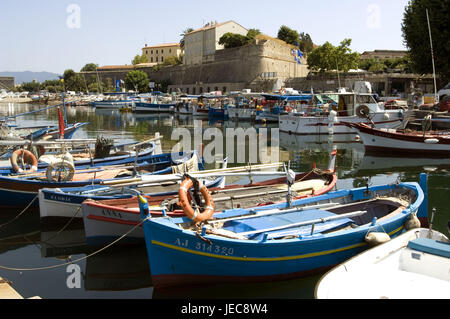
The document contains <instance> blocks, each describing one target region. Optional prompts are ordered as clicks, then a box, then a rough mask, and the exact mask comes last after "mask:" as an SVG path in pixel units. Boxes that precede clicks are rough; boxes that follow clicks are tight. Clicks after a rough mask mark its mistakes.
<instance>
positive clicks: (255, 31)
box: [247, 29, 261, 43]
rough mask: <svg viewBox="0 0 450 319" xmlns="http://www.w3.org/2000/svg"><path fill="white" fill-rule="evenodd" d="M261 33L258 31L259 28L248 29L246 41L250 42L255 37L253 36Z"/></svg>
mask: <svg viewBox="0 0 450 319" xmlns="http://www.w3.org/2000/svg"><path fill="white" fill-rule="evenodd" d="M258 34H261V31H259V29H250V30H248V32H247V42H248V43H251V42H252V41H253V39H255V37H256V36H257V35H258Z"/></svg>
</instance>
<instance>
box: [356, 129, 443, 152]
mask: <svg viewBox="0 0 450 319" xmlns="http://www.w3.org/2000/svg"><path fill="white" fill-rule="evenodd" d="M347 125H348V126H349V127H351V128H352V129H354V130H355V132H357V134H358V135H359V137H360V138H361V141H362V142H363V143H364V147H365V149H366V152H367V153H380V152H381V153H384V154H386V153H390V154H405V155H414V156H419V155H420V156H448V155H450V132H448V131H443V132H438V131H435V132H431V131H430V132H420V131H411V132H405V131H404V130H394V129H376V128H372V127H370V126H369V125H367V124H364V123H347Z"/></svg>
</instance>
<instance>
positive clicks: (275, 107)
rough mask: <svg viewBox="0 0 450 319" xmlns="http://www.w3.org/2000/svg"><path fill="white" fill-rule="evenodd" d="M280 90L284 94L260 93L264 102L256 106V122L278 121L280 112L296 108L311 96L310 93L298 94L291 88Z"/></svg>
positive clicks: (284, 112)
mask: <svg viewBox="0 0 450 319" xmlns="http://www.w3.org/2000/svg"><path fill="white" fill-rule="evenodd" d="M282 92H284V94H262V96H263V97H264V99H265V103H264V105H262V106H259V107H257V110H256V118H255V120H256V122H265V123H270V122H272V123H275V122H276V123H278V121H279V117H280V115H281V114H286V113H289V112H291V111H292V110H296V109H297V106H298V105H300V104H301V103H306V102H308V101H310V100H311V99H312V97H313V96H312V95H311V94H299V93H298V92H294V91H291V90H289V91H288V92H286V91H282Z"/></svg>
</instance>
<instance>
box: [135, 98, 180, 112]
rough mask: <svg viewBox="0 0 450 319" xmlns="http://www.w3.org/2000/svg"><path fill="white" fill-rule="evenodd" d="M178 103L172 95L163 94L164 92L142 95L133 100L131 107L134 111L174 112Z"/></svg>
mask: <svg viewBox="0 0 450 319" xmlns="http://www.w3.org/2000/svg"><path fill="white" fill-rule="evenodd" d="M176 105H177V103H176V102H175V101H174V100H173V99H172V97H168V96H163V95H162V94H150V95H143V96H140V97H139V99H137V100H133V101H132V104H131V109H132V110H133V111H134V112H153V113H155V112H162V113H173V112H175V107H176Z"/></svg>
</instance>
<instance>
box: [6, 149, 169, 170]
mask: <svg viewBox="0 0 450 319" xmlns="http://www.w3.org/2000/svg"><path fill="white" fill-rule="evenodd" d="M132 145H133V144H123V145H117V146H115V147H113V149H114V151H113V152H112V153H111V154H110V156H106V157H103V158H92V159H91V158H89V157H88V155H89V154H84V155H83V154H79V153H78V154H76V153H74V154H73V157H74V161H73V165H74V166H75V168H76V169H86V168H89V167H100V166H111V165H126V164H131V163H135V162H136V164H138V165H140V164H146V163H147V162H151V161H152V157H153V156H155V155H157V154H158V153H159V152H160V149H157V146H156V144H155V142H153V141H151V142H149V143H148V145H147V147H143V148H142V149H140V150H138V151H137V154H136V152H134V151H133V152H131V151H126V150H125V149H126V148H130V147H131V146H132ZM80 155H83V156H80ZM136 155H137V156H136ZM48 166H49V162H46V161H42V160H40V161H39V163H38V172H39V171H44V170H46V169H47V167H48ZM11 174H16V172H15V171H14V170H13V168H12V166H3V167H0V175H11Z"/></svg>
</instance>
